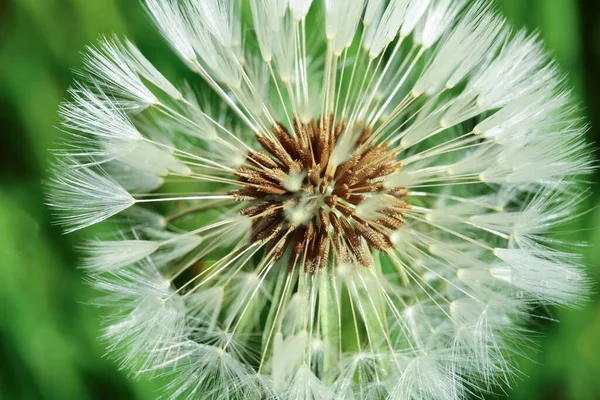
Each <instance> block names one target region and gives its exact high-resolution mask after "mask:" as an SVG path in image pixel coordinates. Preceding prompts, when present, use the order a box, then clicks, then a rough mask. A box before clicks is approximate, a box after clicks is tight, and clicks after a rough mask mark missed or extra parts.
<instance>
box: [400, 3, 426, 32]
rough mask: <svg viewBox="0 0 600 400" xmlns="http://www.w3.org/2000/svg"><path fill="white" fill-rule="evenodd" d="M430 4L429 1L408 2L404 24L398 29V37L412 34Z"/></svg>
mask: <svg viewBox="0 0 600 400" xmlns="http://www.w3.org/2000/svg"><path fill="white" fill-rule="evenodd" d="M430 4H431V0H422V1H411V2H409V4H408V9H407V10H406V15H405V16H404V23H403V24H402V27H401V28H400V36H403V37H406V36H408V35H410V34H411V33H412V32H413V30H414V29H415V27H416V26H417V24H418V23H419V21H421V18H422V17H423V15H424V14H425V12H426V11H427V10H428V8H429V5H430Z"/></svg>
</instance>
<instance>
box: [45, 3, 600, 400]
mask: <svg viewBox="0 0 600 400" xmlns="http://www.w3.org/2000/svg"><path fill="white" fill-rule="evenodd" d="M145 3H146V8H147V10H148V12H149V13H150V14H151V16H152V18H153V20H154V21H155V23H156V25H157V27H158V29H159V30H160V32H161V33H162V35H163V36H164V38H165V39H166V41H167V42H168V43H169V44H170V46H171V47H172V48H173V51H174V52H175V53H176V54H177V55H178V56H179V57H180V58H181V60H182V61H183V63H184V64H185V65H186V66H188V67H189V68H190V69H191V71H192V72H193V73H194V74H196V75H197V77H196V79H190V81H189V82H184V83H181V84H179V83H177V84H175V83H173V82H172V81H171V80H170V79H168V78H167V77H166V76H164V75H163V74H162V73H161V72H160V71H159V70H158V69H157V68H155V67H154V66H153V64H152V61H151V59H150V58H147V57H146V56H145V55H144V54H142V52H141V51H140V50H139V49H137V47H135V45H134V44H133V42H131V41H129V40H127V39H121V38H119V37H116V36H113V37H108V38H103V39H101V40H100V42H99V44H97V45H94V46H90V47H89V48H88V50H87V52H86V54H85V56H84V67H83V68H82V71H81V72H80V77H81V82H79V83H76V84H75V85H74V87H73V88H72V89H71V90H70V92H69V96H70V99H69V100H67V101H65V103H64V104H63V105H62V106H61V109H60V114H61V116H62V118H63V120H64V123H63V129H64V130H65V133H66V134H65V136H66V141H65V144H64V146H62V148H61V149H60V150H58V151H57V152H56V156H57V158H58V161H57V162H56V167H55V169H54V171H53V177H52V178H51V180H50V183H49V184H48V186H49V195H48V204H49V205H50V206H51V207H53V209H54V210H55V211H56V212H57V215H58V218H57V222H58V223H61V224H62V225H63V226H64V227H65V230H66V231H67V232H71V231H74V230H77V229H81V228H85V227H88V226H91V225H95V224H100V225H101V226H102V227H104V229H99V232H100V233H99V234H98V237H96V238H94V239H93V240H89V241H87V242H86V243H85V244H84V245H82V246H81V248H82V250H83V252H84V253H85V258H84V260H83V263H82V266H83V267H84V268H85V270H86V272H88V273H89V274H90V278H89V280H90V282H91V283H92V285H93V286H95V287H96V288H97V289H99V290H100V291H101V292H103V293H104V295H103V296H102V297H101V298H100V299H99V300H98V304H99V305H101V306H106V307H107V310H108V311H107V312H108V314H109V315H108V316H107V318H106V320H105V331H104V338H105V339H106V340H107V342H108V347H109V354H111V355H112V356H114V357H115V358H117V359H118V360H119V361H120V362H121V363H122V366H123V367H124V368H126V369H127V370H128V371H130V372H131V373H132V374H133V375H135V376H142V375H150V376H153V375H161V376H168V378H167V379H168V382H169V383H168V385H167V386H166V387H165V390H166V392H167V393H168V394H169V395H170V396H172V397H174V398H184V399H195V398H211V399H212V398H236V399H238V398H239V399H264V398H270V399H271V398H272V399H286V400H297V399H334V398H348V399H351V398H369V399H432V400H433V399H435V400H439V399H456V400H459V399H463V398H466V397H467V396H470V395H473V394H474V395H476V396H477V395H482V394H484V393H487V392H490V391H493V390H494V389H495V388H496V386H497V385H498V384H501V385H505V386H509V385H511V384H512V383H513V381H514V379H515V377H516V376H517V375H518V372H517V371H516V369H515V368H514V366H513V359H514V357H518V356H520V355H521V350H520V349H521V348H523V346H524V345H529V344H530V343H529V339H527V336H526V333H527V329H526V326H525V324H526V323H527V321H529V320H530V319H531V318H534V317H535V314H533V312H534V311H533V310H534V307H536V306H538V305H553V306H576V305H577V304H579V303H580V302H581V301H582V299H583V298H584V297H585V294H586V291H587V289H588V286H589V282H588V280H587V278H586V276H585V274H584V273H583V271H582V268H581V266H580V259H579V257H578V256H577V255H576V254H574V253H573V251H572V249H571V247H572V246H570V245H572V244H574V243H569V242H568V240H566V239H565V238H566V236H565V235H557V234H555V233H556V232H557V230H559V229H560V228H561V227H562V226H564V224H566V223H568V222H572V221H573V220H575V219H576V218H577V217H578V216H580V213H578V212H577V207H578V205H579V203H580V202H581V201H582V200H583V199H585V197H586V190H585V189H584V188H582V185H581V184H580V182H579V181H580V179H579V176H580V175H582V174H585V173H588V172H590V171H592V170H593V166H594V162H593V160H592V159H591V157H590V155H589V151H588V149H587V146H586V144H585V141H584V139H583V136H584V133H585V130H586V124H585V121H582V120H581V119H580V118H577V117H576V116H575V115H576V112H577V109H578V107H577V105H576V104H575V103H574V102H573V100H572V98H571V95H570V93H569V89H568V86H567V85H566V83H565V79H564V77H563V76H562V74H561V73H560V72H559V69H558V67H557V65H556V63H555V62H554V61H552V60H551V58H550V57H549V56H548V55H547V54H546V52H545V50H544V47H543V45H542V44H540V41H539V39H538V38H537V36H536V35H531V34H528V33H527V32H525V31H517V32H514V31H513V30H512V29H510V27H508V26H507V24H506V22H505V20H504V18H503V17H502V16H500V15H499V14H498V13H497V12H496V11H495V10H494V9H493V7H492V6H491V5H490V3H489V2H488V1H486V0H479V1H475V2H467V1H451V0H431V1H416V0H393V1H389V2H386V1H382V0H349V1H345V0H344V1H342V0H325V1H312V0H310V1H307V0H251V1H250V2H249V11H250V12H251V18H250V15H249V16H248V17H249V18H247V19H245V18H242V16H241V15H242V8H243V7H242V2H241V1H239V0H225V1H220V0H219V1H218V0H210V1H193V0H146V2H145ZM179 81H180V80H179V79H177V82H179ZM199 81H203V82H204V83H205V84H206V86H207V87H209V88H210V89H211V93H208V91H204V92H199V90H198V88H199V87H200V85H199ZM537 309H539V307H538V308H537Z"/></svg>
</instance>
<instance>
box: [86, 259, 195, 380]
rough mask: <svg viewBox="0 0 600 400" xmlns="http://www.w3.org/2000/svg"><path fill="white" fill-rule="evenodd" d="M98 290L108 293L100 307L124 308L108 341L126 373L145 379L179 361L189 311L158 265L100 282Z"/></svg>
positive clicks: (112, 321)
mask: <svg viewBox="0 0 600 400" xmlns="http://www.w3.org/2000/svg"><path fill="white" fill-rule="evenodd" d="M92 284H93V286H94V287H95V288H97V289H98V290H100V291H101V292H102V293H103V297H102V298H101V299H100V300H98V304H99V305H101V306H106V307H114V306H115V305H118V306H119V307H118V308H117V309H116V310H117V311H114V314H112V315H111V316H110V317H109V318H108V323H109V324H108V326H107V327H106V328H105V330H104V338H105V339H107V340H108V341H109V343H110V344H109V352H110V353H111V354H112V355H113V356H114V357H115V358H117V359H118V360H120V362H121V363H122V365H123V366H124V367H127V368H133V369H134V371H136V372H137V373H144V372H148V371H152V370H154V369H155V368H157V367H159V366H160V365H162V364H163V363H164V362H165V359H166V358H167V359H168V358H169V357H175V356H176V353H177V348H178V345H179V344H180V343H181V342H183V341H184V332H185V305H184V303H183V301H182V299H181V298H180V297H179V295H177V294H176V293H175V292H174V290H173V289H172V288H171V283H170V282H169V281H167V280H166V279H165V278H163V277H162V276H161V275H160V274H159V273H158V271H157V270H156V268H155V267H154V265H152V264H151V263H146V262H143V263H141V264H138V266H137V268H135V269H123V270H119V271H115V272H112V273H111V274H108V275H106V274H104V275H101V276H97V277H95V278H94V279H93V280H92ZM124 349H125V350H124Z"/></svg>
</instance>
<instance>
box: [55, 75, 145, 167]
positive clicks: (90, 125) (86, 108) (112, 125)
mask: <svg viewBox="0 0 600 400" xmlns="http://www.w3.org/2000/svg"><path fill="white" fill-rule="evenodd" d="M69 92H70V94H71V95H72V100H71V101H69V102H65V103H63V104H62V105H61V107H60V114H61V116H62V117H63V126H64V127H66V128H67V129H70V130H72V131H73V135H74V137H75V139H76V142H75V144H76V146H77V147H76V149H75V151H79V152H82V149H80V148H79V147H81V148H85V149H86V150H88V151H89V152H91V153H92V155H94V156H95V157H98V158H101V156H102V155H103V154H99V153H101V152H106V150H105V149H104V148H103V145H102V144H103V143H107V142H108V143H127V142H131V141H136V140H138V139H140V138H141V137H142V135H141V134H140V132H139V131H138V130H137V128H136V127H135V126H134V125H133V123H132V122H131V119H129V118H128V116H127V115H126V114H125V113H124V112H123V110H121V109H120V108H119V107H117V105H115V104H113V102H112V101H111V100H110V98H109V97H108V96H106V95H102V94H95V93H94V92H92V90H90V89H88V88H86V87H83V86H78V87H76V88H73V89H70V90H69ZM86 135H87V136H86ZM83 154H85V153H83ZM105 157H106V158H110V154H108V153H107V154H106V155H105Z"/></svg>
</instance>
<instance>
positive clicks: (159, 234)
mask: <svg viewBox="0 0 600 400" xmlns="http://www.w3.org/2000/svg"><path fill="white" fill-rule="evenodd" d="M146 234H147V235H148V236H149V237H151V238H153V239H154V240H155V241H159V243H160V248H159V249H157V251H156V252H155V253H154V254H153V255H152V261H153V262H154V263H155V264H156V265H157V266H159V267H163V266H165V265H166V264H168V263H169V262H171V261H173V260H177V259H178V258H180V257H183V256H185V255H186V254H188V253H189V252H191V251H192V250H194V249H195V248H197V247H198V246H200V244H201V243H202V241H203V240H204V238H203V237H202V236H199V235H194V234H192V233H182V234H178V233H171V232H163V231H158V230H154V229H151V230H147V231H146Z"/></svg>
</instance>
